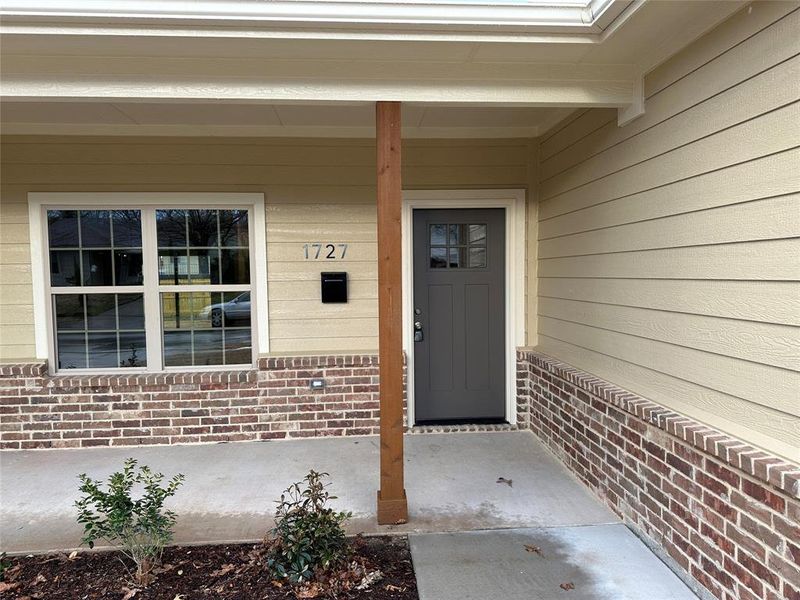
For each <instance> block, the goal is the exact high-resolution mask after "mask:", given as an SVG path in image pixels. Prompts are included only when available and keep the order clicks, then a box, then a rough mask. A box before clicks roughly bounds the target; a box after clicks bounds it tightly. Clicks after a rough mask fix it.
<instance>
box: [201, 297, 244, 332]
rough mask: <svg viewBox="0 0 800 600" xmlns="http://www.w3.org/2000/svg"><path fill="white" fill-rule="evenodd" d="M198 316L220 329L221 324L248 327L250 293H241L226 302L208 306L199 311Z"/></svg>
mask: <svg viewBox="0 0 800 600" xmlns="http://www.w3.org/2000/svg"><path fill="white" fill-rule="evenodd" d="M199 316H200V317H201V318H202V319H208V320H209V321H211V326H212V327H222V325H223V323H224V324H225V325H233V324H240V325H244V324H247V325H249V324H250V292H243V293H241V294H239V295H238V296H236V297H235V298H232V299H231V300H228V301H227V302H219V303H216V304H209V305H208V306H205V307H203V308H202V309H201V310H200V313H199Z"/></svg>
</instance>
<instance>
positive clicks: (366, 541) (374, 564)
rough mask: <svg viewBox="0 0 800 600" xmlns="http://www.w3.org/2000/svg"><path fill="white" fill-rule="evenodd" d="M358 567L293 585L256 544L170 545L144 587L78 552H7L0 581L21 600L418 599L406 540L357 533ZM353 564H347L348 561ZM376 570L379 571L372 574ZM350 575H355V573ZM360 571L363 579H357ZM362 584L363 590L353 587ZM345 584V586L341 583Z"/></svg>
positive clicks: (101, 555)
mask: <svg viewBox="0 0 800 600" xmlns="http://www.w3.org/2000/svg"><path fill="white" fill-rule="evenodd" d="M353 545H354V552H355V554H354V556H353V559H354V561H355V563H357V565H359V567H358V568H356V569H355V571H351V572H350V573H349V574H345V575H343V576H342V577H339V576H337V578H335V580H344V581H349V582H350V587H351V589H349V590H345V591H338V592H331V588H327V591H323V590H321V589H320V586H305V587H299V588H298V587H296V586H291V585H288V584H281V583H279V582H275V581H273V579H272V577H270V575H269V573H268V572H267V570H266V568H265V567H264V562H263V560H264V546H263V545H262V544H224V545H218V546H175V547H171V548H167V549H166V550H165V551H164V556H163V558H162V561H161V566H160V567H158V568H157V569H156V576H155V581H153V582H152V583H151V584H150V585H149V586H148V587H147V588H144V589H142V588H137V587H136V586H135V585H133V583H132V577H131V571H129V569H131V566H130V565H129V564H127V565H123V563H122V562H121V561H120V558H121V557H122V555H121V554H119V553H117V552H82V553H79V554H77V556H74V557H73V558H70V557H69V556H67V555H65V554H50V555H43V556H30V557H12V558H9V559H8V562H9V563H10V564H9V565H8V567H7V568H6V569H5V572H4V578H3V579H4V581H2V582H0V597H2V598H3V599H4V600H5V599H6V598H9V599H10V598H15V599H19V600H22V599H25V600H34V599H36V600H39V599H41V600H44V599H47V600H51V599H52V600H60V599H64V600H66V599H69V600H97V599H114V600H131V599H133V600H195V599H206V598H208V599H212V598H213V599H223V600H240V599H241V600H250V599H253V600H255V599H259V600H278V599H281V600H284V599H295V598H334V597H335V598H338V599H341V600H356V599H360V598H369V600H389V599H392V600H418V598H419V596H418V595H417V582H416V579H415V577H414V569H413V567H412V565H411V554H410V552H409V549H408V539H407V538H405V537H370V538H363V539H362V538H357V539H356V540H355V542H354V544H353ZM351 564H352V563H351ZM376 571H380V574H379V575H376V574H375V572H376ZM354 573H355V574H354ZM363 574H366V578H362V577H361V576H362V575H363ZM359 584H362V585H364V584H366V587H365V588H364V589H360V590H359V589H355V588H356V587H357V586H358V585H359ZM345 587H347V586H345Z"/></svg>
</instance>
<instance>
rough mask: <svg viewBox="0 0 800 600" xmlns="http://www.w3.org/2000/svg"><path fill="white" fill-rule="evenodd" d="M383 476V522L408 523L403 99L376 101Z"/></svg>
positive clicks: (380, 510)
mask: <svg viewBox="0 0 800 600" xmlns="http://www.w3.org/2000/svg"><path fill="white" fill-rule="evenodd" d="M375 133H376V141H377V144H376V145H377V177H378V179H377V202H378V354H379V357H378V358H379V361H380V440H381V458H380V462H381V465H380V468H381V479H380V489H379V490H378V523H380V524H382V525H391V524H396V523H405V522H406V521H408V504H407V501H406V491H405V483H404V474H403V335H402V329H403V310H402V308H403V307H402V304H403V296H402V259H401V254H402V243H401V232H400V219H401V207H402V183H401V179H400V168H401V160H400V144H401V139H400V103H399V102H377V103H376V105H375Z"/></svg>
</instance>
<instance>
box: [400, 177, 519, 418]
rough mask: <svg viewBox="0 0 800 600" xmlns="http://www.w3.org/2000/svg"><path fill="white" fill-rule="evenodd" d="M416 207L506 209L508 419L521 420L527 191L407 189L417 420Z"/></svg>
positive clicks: (408, 347) (409, 347)
mask: <svg viewBox="0 0 800 600" xmlns="http://www.w3.org/2000/svg"><path fill="white" fill-rule="evenodd" d="M416 208H505V209H506V278H505V279H506V290H505V296H506V415H505V417H506V420H507V421H508V422H509V423H510V424H512V425H513V424H516V422H517V409H516V349H517V348H518V347H522V346H525V345H526V339H525V260H526V244H525V231H526V212H525V190H522V189H488V190H409V191H404V192H403V211H402V235H403V256H402V262H403V349H404V351H405V353H406V360H407V369H408V382H409V383H408V385H407V386H406V393H407V398H408V408H407V414H408V422H409V424H412V425H413V423H414V422H415V421H414V418H415V411H414V385H413V377H414V354H413V322H414V319H413V301H414V298H413V275H414V272H413V258H414V253H413V239H412V238H413V236H412V235H411V232H412V215H413V210H414V209H416Z"/></svg>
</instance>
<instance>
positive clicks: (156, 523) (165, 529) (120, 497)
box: [75, 458, 184, 586]
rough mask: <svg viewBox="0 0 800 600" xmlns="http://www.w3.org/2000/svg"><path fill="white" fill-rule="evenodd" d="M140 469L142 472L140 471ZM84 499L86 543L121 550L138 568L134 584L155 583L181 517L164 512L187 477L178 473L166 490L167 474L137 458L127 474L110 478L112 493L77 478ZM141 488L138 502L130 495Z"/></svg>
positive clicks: (81, 511)
mask: <svg viewBox="0 0 800 600" xmlns="http://www.w3.org/2000/svg"><path fill="white" fill-rule="evenodd" d="M137 467H138V468H137ZM78 477H79V479H80V481H81V487H80V491H81V493H82V494H83V496H82V497H81V498H80V499H79V500H78V501H77V502H75V506H76V507H77V508H78V523H81V524H83V529H84V531H83V533H84V535H83V540H82V543H83V544H87V545H88V546H89V547H90V548H93V547H94V543H95V541H97V540H104V541H105V542H107V543H108V544H110V545H112V546H118V547H119V548H120V550H121V552H122V553H123V554H124V555H125V556H127V557H128V558H129V559H130V560H132V561H133V563H134V564H135V565H136V574H135V576H134V581H135V583H136V584H137V585H140V586H146V585H147V584H148V583H150V581H151V580H152V571H153V568H154V567H155V566H156V565H157V564H158V562H159V561H160V560H161V553H162V552H163V550H164V546H166V545H167V544H168V543H169V542H170V540H171V539H172V528H173V527H174V525H175V520H176V515H175V513H173V512H172V511H169V510H164V508H163V507H164V501H165V500H166V499H167V498H169V497H170V496H174V495H175V492H176V491H177V489H178V487H179V486H180V485H181V484H182V483H183V479H184V477H183V475H181V474H178V475H175V476H174V477H173V478H172V479H170V480H169V481H168V482H167V484H166V486H162V485H161V484H162V481H163V480H164V475H162V474H161V473H154V472H153V471H151V470H150V468H149V467H147V466H141V467H139V466H138V463H137V461H136V460H135V459H133V458H129V459H127V460H126V461H125V465H124V467H123V469H122V471H121V472H120V471H118V472H116V473H114V474H113V475H111V477H109V479H108V486H107V487H108V490H107V491H105V490H103V489H101V485H102V484H101V482H100V481H95V480H92V479H90V478H89V477H88V476H87V475H86V474H85V473H84V474H81V475H79V476H78ZM134 486H136V488H137V491H140V492H141V493H140V495H139V497H138V498H136V499H134V498H132V497H131V492H132V490H133V488H134Z"/></svg>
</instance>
